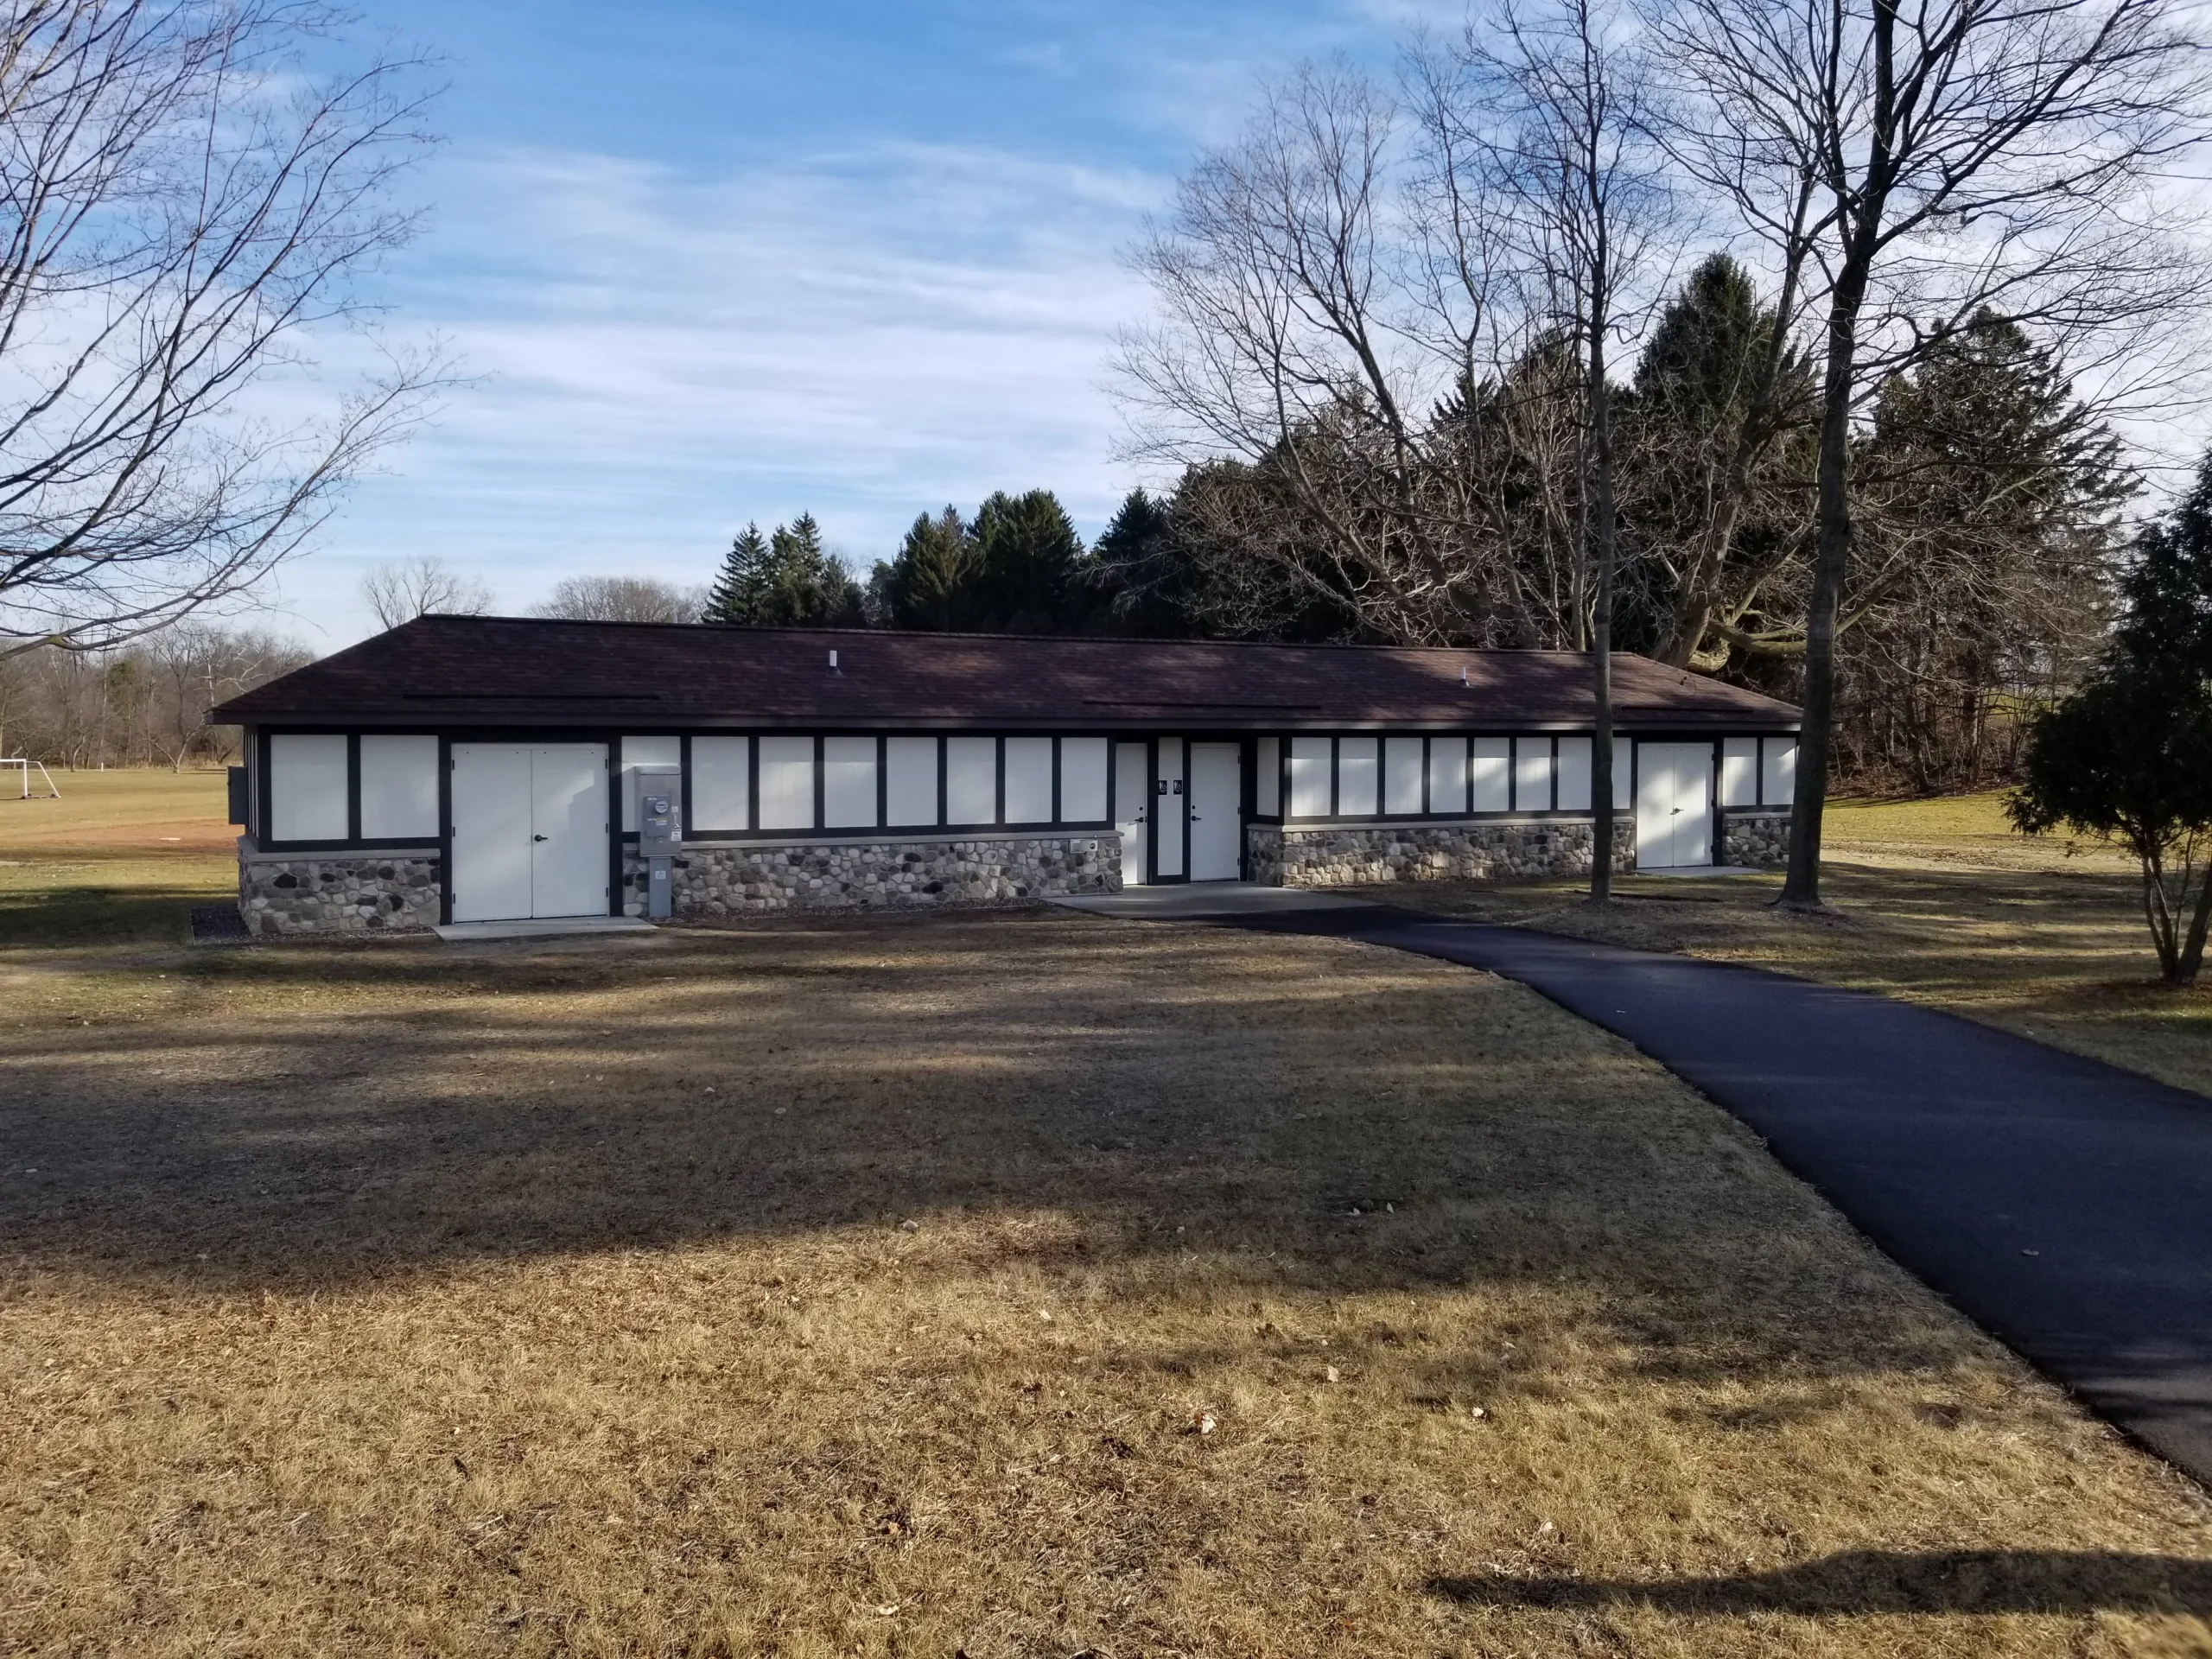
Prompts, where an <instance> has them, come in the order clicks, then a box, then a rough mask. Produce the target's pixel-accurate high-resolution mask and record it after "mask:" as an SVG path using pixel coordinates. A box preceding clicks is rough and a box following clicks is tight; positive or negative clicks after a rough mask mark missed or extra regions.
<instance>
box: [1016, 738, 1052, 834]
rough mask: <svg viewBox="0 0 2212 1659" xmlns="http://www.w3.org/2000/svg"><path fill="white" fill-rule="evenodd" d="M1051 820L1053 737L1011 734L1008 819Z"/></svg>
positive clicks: (1029, 821)
mask: <svg viewBox="0 0 2212 1659" xmlns="http://www.w3.org/2000/svg"><path fill="white" fill-rule="evenodd" d="M1006 822H1007V823H1051V822H1052V739H1051V738H1049V737H1009V738H1008V739H1007V740H1006Z"/></svg>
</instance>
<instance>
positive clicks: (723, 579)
mask: <svg viewBox="0 0 2212 1659" xmlns="http://www.w3.org/2000/svg"><path fill="white" fill-rule="evenodd" d="M767 564H768V538H767V537H766V536H763V535H762V534H761V533H760V525H759V524H747V525H746V527H745V528H744V529H743V530H741V531H738V533H737V537H736V539H735V540H734V541H732V542H731V543H730V547H729V551H728V553H726V554H724V555H723V556H722V564H721V569H720V570H718V571H716V572H715V581H714V585H713V586H712V587H711V588H709V589H708V590H707V603H706V607H705V609H704V610H703V611H702V613H700V620H702V621H705V622H720V623H722V624H724V625H726V626H735V625H738V624H741V623H745V622H749V621H751V620H753V618H752V616H751V614H750V606H751V603H752V595H753V594H755V593H756V592H757V591H758V590H759V588H760V582H761V577H762V573H763V572H764V571H765V570H766V569H767Z"/></svg>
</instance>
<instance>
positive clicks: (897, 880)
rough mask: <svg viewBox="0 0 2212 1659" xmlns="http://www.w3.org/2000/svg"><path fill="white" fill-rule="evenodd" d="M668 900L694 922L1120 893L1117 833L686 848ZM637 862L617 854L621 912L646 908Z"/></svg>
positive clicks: (673, 869) (676, 863)
mask: <svg viewBox="0 0 2212 1659" xmlns="http://www.w3.org/2000/svg"><path fill="white" fill-rule="evenodd" d="M669 885H670V886H671V887H672V888H673V889H674V892H672V893H671V894H670V895H669V903H670V906H671V909H673V911H674V912H675V913H676V915H677V918H690V919H691V920H695V921H702V920H709V919H713V918H720V917H724V916H747V915H757V914H760V913H761V912H770V911H788V910H862V909H906V910H918V909H928V908H931V907H937V906H986V905H1014V904H1020V903H1021V902H1023V901H1024V900H1026V899H1043V898H1048V897H1053V898H1057V897H1058V896H1060V895H1063V894H1066V893H1119V892H1120V891H1121V890H1122V838H1121V837H1120V836H1117V835H1115V834H1114V833H1113V832H1112V831H1110V830H1109V831H1108V832H1107V833H1106V834H1104V835H1085V836H993V837H990V838H988V839H976V840H962V841H871V842H857V841H856V842H798V843H791V842H785V843H781V844H778V845H773V846H761V845H758V844H751V843H734V842H733V843H726V844H724V845H722V846H719V847H717V846H701V845H696V844H695V845H692V846H689V847H686V848H684V849H683V850H682V851H681V852H679V853H677V854H676V855H674V858H673V860H672V861H671V866H670V871H669ZM622 901H623V902H622V908H623V912H624V913H625V914H626V915H631V916H641V915H643V914H644V913H645V864H644V861H642V860H639V859H637V858H626V859H625V860H624V861H623V866H622Z"/></svg>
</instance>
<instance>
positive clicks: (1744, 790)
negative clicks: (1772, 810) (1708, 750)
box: [1720, 737, 1759, 806]
mask: <svg viewBox="0 0 2212 1659" xmlns="http://www.w3.org/2000/svg"><path fill="white" fill-rule="evenodd" d="M1720 804H1721V805H1723V806H1757V805H1758V804H1759V741H1758V739H1757V738H1756V737H1726V738H1723V739H1721V741H1720Z"/></svg>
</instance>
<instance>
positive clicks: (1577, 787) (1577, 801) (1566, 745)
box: [1559, 737, 1591, 812]
mask: <svg viewBox="0 0 2212 1659" xmlns="http://www.w3.org/2000/svg"><path fill="white" fill-rule="evenodd" d="M1590 742H1591V740H1590V739H1588V738H1586V737H1562V738H1561V739H1560V741H1559V810H1560V811H1562V812H1587V811H1588V810H1590Z"/></svg>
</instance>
